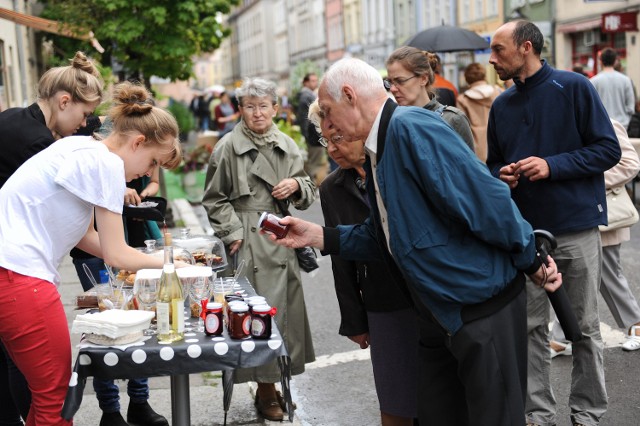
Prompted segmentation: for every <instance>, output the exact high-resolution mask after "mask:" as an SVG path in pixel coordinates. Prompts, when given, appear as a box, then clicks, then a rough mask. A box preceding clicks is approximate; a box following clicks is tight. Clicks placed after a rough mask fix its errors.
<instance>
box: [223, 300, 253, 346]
mask: <svg viewBox="0 0 640 426" xmlns="http://www.w3.org/2000/svg"><path fill="white" fill-rule="evenodd" d="M227 326H228V327H229V337H231V338H232V339H244V338H246V337H249V336H250V335H251V315H250V314H249V306H248V305H247V304H246V303H232V304H231V305H229V323H228V325H227Z"/></svg>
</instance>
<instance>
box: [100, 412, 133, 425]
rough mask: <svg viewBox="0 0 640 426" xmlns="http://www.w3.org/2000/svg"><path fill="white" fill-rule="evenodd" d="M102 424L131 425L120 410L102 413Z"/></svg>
mask: <svg viewBox="0 0 640 426" xmlns="http://www.w3.org/2000/svg"><path fill="white" fill-rule="evenodd" d="M100 426H129V423H127V422H125V421H124V418H123V417H122V414H120V411H116V412H115V413H102V418H101V419H100Z"/></svg>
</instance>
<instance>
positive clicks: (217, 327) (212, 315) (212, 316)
mask: <svg viewBox="0 0 640 426" xmlns="http://www.w3.org/2000/svg"><path fill="white" fill-rule="evenodd" d="M204 312H205V317H204V332H205V333H206V335H207V336H220V335H221V334H222V327H223V326H222V324H223V321H222V303H217V302H209V303H207V306H206V308H205V311H204Z"/></svg>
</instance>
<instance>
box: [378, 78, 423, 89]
mask: <svg viewBox="0 0 640 426" xmlns="http://www.w3.org/2000/svg"><path fill="white" fill-rule="evenodd" d="M416 77H417V75H414V76H413V77H407V78H400V77H398V78H385V79H384V80H383V82H384V87H385V89H387V90H389V89H391V86H396V87H401V86H404V85H405V83H406V82H407V81H409V80H411V79H413V78H416Z"/></svg>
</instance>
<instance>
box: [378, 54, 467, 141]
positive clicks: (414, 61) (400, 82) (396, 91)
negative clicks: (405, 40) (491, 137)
mask: <svg viewBox="0 0 640 426" xmlns="http://www.w3.org/2000/svg"><path fill="white" fill-rule="evenodd" d="M437 63H438V60H437V56H436V55H435V54H434V53H429V52H425V51H422V50H419V49H416V48H415V47H411V46H402V47H400V48H398V49H396V50H394V51H393V52H392V53H391V55H390V56H389V58H388V59H387V62H386V65H387V78H386V79H385V81H384V83H385V86H386V88H387V89H390V90H391V93H392V94H393V96H394V97H395V99H396V102H398V105H403V106H417V107H421V108H425V109H428V110H429V111H433V112H435V113H436V114H438V115H440V117H442V119H443V120H444V121H446V122H447V123H448V124H449V125H450V126H451V128H453V130H455V131H456V133H458V135H460V137H461V138H462V140H463V141H464V142H465V143H466V144H467V146H469V148H471V150H472V151H473V147H474V143H473V135H472V134H471V125H470V124H469V119H468V118H467V116H466V115H464V113H463V112H462V111H460V110H459V109H458V108H455V107H452V106H448V105H447V106H444V105H442V104H441V103H440V102H438V99H437V97H436V89H435V87H434V86H433V82H434V79H435V77H434V74H433V70H434V69H435V67H436V66H437Z"/></svg>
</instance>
